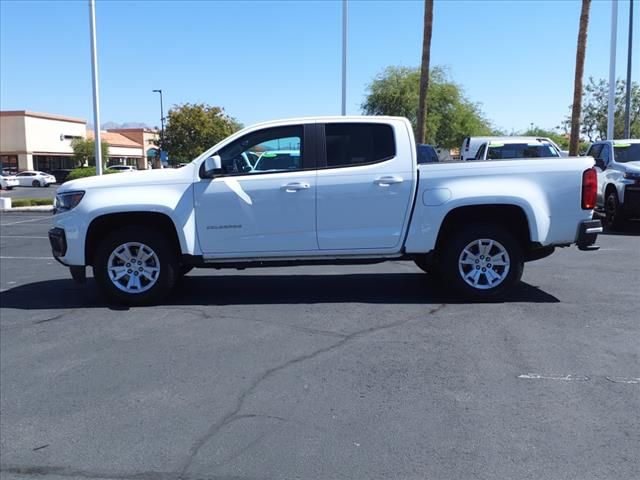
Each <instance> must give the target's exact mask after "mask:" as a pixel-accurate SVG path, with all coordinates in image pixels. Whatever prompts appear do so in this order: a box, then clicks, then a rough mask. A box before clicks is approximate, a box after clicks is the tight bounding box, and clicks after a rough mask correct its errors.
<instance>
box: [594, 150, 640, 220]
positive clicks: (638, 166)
mask: <svg viewBox="0 0 640 480" xmlns="http://www.w3.org/2000/svg"><path fill="white" fill-rule="evenodd" d="M587 155H588V156H591V157H593V158H594V159H595V161H596V171H597V172H598V198H597V201H596V209H597V210H598V211H600V212H604V214H605V218H606V220H605V224H606V226H607V227H609V228H610V229H619V228H621V227H623V226H624V223H625V221H626V219H628V218H633V217H636V218H640V139H628V140H602V141H599V142H595V143H593V144H592V145H591V146H590V147H589V150H588V151H587Z"/></svg>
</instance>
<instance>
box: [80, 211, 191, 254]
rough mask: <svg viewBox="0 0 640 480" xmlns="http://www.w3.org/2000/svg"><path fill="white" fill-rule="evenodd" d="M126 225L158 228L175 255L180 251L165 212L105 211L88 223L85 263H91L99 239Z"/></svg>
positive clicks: (178, 243)
mask: <svg viewBox="0 0 640 480" xmlns="http://www.w3.org/2000/svg"><path fill="white" fill-rule="evenodd" d="M127 226H136V227H148V228H152V229H155V230H158V231H160V232H162V233H163V234H164V235H166V238H167V239H168V240H169V242H171V245H172V246H173V248H175V251H176V254H177V255H180V254H181V252H182V248H181V245H180V239H179V237H178V229H177V228H176V225H175V224H174V222H173V220H172V219H171V217H169V216H168V215H166V214H165V213H160V212H142V211H132V212H121V213H107V214H104V215H100V216H98V217H96V218H94V219H93V220H92V221H91V223H90V224H89V227H88V229H87V235H86V238H85V264H86V265H93V258H94V256H95V253H96V248H97V245H98V242H99V241H100V239H102V238H103V237H104V236H105V235H106V234H108V233H109V232H110V231H113V230H114V229H118V228H122V227H127Z"/></svg>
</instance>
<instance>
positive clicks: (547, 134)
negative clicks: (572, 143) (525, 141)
mask: <svg viewBox="0 0 640 480" xmlns="http://www.w3.org/2000/svg"><path fill="white" fill-rule="evenodd" d="M517 135H522V136H525V137H544V138H550V139H551V140H553V141H554V142H555V143H556V144H557V145H558V146H559V147H560V148H562V149H563V150H568V149H569V137H568V136H567V135H563V134H561V133H558V132H556V131H555V130H549V129H546V128H540V127H533V126H532V127H531V128H530V129H528V130H526V131H524V132H523V133H519V134H517Z"/></svg>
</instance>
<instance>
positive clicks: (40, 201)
mask: <svg viewBox="0 0 640 480" xmlns="http://www.w3.org/2000/svg"><path fill="white" fill-rule="evenodd" d="M37 205H53V199H51V198H17V199H15V200H12V201H11V206H12V207H34V206H37Z"/></svg>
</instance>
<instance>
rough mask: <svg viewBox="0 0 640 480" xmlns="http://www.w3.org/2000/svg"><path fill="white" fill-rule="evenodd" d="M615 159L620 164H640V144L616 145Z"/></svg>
mask: <svg viewBox="0 0 640 480" xmlns="http://www.w3.org/2000/svg"><path fill="white" fill-rule="evenodd" d="M613 147H614V148H615V152H616V153H615V158H616V162H618V163H627V162H640V143H619V144H614V145H613Z"/></svg>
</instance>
